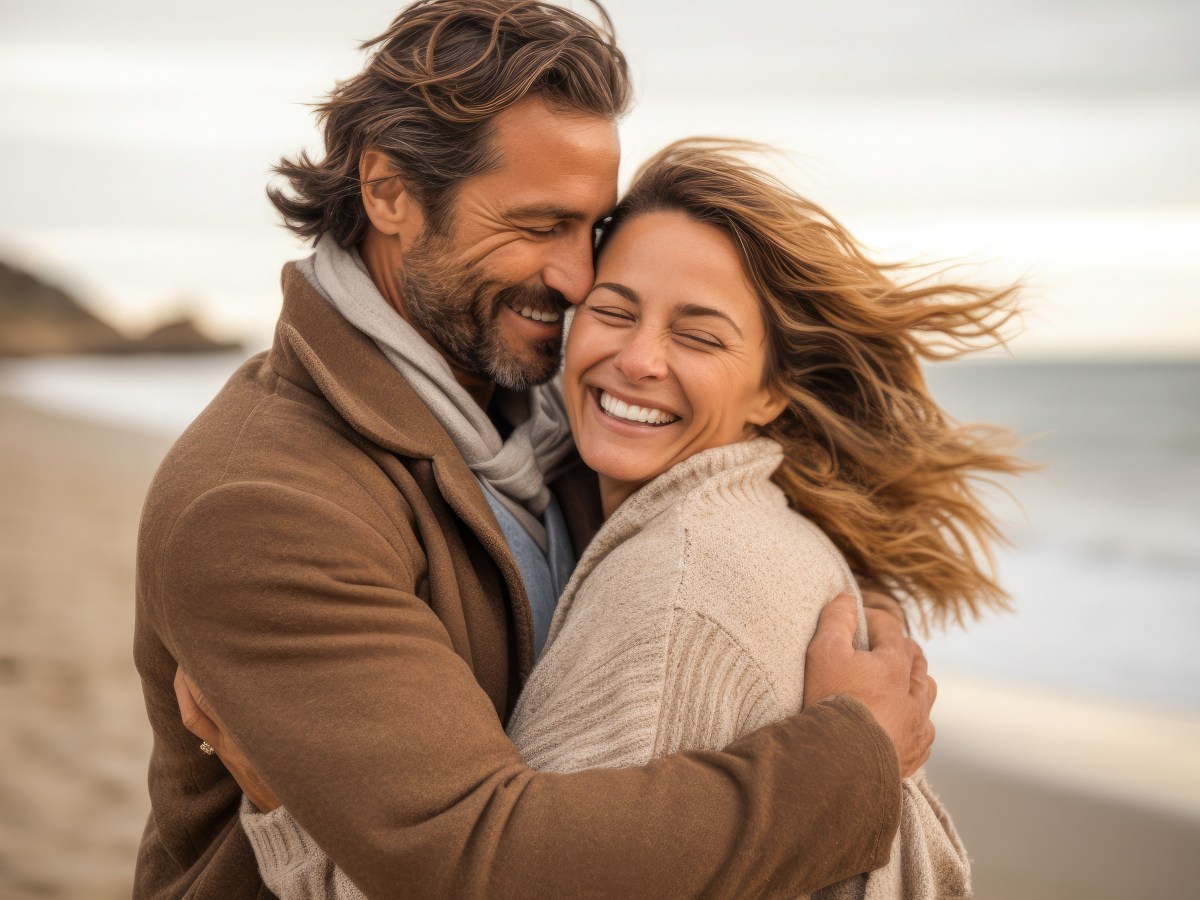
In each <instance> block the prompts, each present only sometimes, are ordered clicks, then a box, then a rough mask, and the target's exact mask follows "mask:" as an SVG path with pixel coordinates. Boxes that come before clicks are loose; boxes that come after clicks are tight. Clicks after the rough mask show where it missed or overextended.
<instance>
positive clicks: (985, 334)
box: [601, 138, 1028, 623]
mask: <svg viewBox="0 0 1200 900" xmlns="http://www.w3.org/2000/svg"><path fill="white" fill-rule="evenodd" d="M764 149H765V148H762V147H759V146H758V145H753V144H745V143H741V142H735V141H720V140H715V139H706V138H694V139H690V140H684V141H678V142H676V143H674V144H671V145H670V146H668V147H667V148H665V149H664V150H662V151H661V152H659V153H658V154H657V155H655V156H654V157H653V158H651V159H650V160H649V161H648V162H647V163H645V164H644V165H643V166H642V168H641V169H640V170H639V172H638V174H637V175H636V176H635V181H634V184H633V187H632V188H631V189H630V191H629V193H628V194H627V195H626V197H625V198H624V199H623V200H622V201H621V203H620V205H619V206H618V207H617V210H616V211H615V213H614V215H613V217H612V220H611V222H610V223H609V226H608V228H607V229H606V231H605V234H604V237H603V239H602V243H601V249H603V242H604V241H606V240H608V239H609V238H610V237H611V235H612V234H613V233H614V232H615V230H616V229H619V228H620V227H621V223H622V222H627V221H629V220H631V219H633V218H635V217H637V216H639V215H642V214H644V213H648V212H653V211H657V210H675V211H679V212H683V213H685V214H686V215H688V216H689V217H691V218H692V219H694V220H696V221H699V222H704V223H707V224H710V225H713V226H715V227H716V228H718V229H720V230H721V231H723V232H725V233H726V234H728V235H729V236H730V237H731V238H732V240H733V243H734V245H735V246H736V247H737V248H738V251H739V253H740V255H741V259H742V263H743V267H744V269H745V273H746V276H747V278H748V280H749V283H750V284H751V285H752V286H753V287H754V289H755V292H756V293H757V295H758V297H759V300H760V304H761V309H762V313H763V317H764V322H765V325H766V331H767V341H768V347H767V364H766V372H765V378H766V383H767V385H768V386H769V387H771V388H772V389H773V390H775V391H777V392H778V394H779V395H781V396H783V397H786V398H787V401H788V405H787V408H786V409H785V411H784V412H783V413H782V414H781V415H780V416H779V417H778V418H777V419H776V420H775V421H774V422H772V423H770V424H769V425H767V426H765V427H764V428H762V432H763V433H764V434H766V435H767V436H769V437H771V438H774V439H775V440H776V441H778V442H779V443H780V444H781V445H782V446H783V449H784V462H783V464H782V465H781V466H780V468H779V469H778V470H777V471H776V473H775V476H774V480H775V482H776V483H777V484H778V485H779V486H780V487H781V488H782V489H783V490H784V491H785V492H786V493H787V495H788V498H789V500H790V502H791V504H792V506H793V507H794V508H795V509H796V510H798V511H799V512H801V513H802V514H804V515H805V516H807V517H809V518H810V519H812V520H813V521H814V522H815V523H816V524H817V525H819V526H820V527H821V528H822V529H823V530H824V531H825V532H826V534H828V535H829V537H830V538H831V539H832V540H833V542H834V543H835V544H836V545H837V546H838V548H839V549H840V550H841V551H842V552H843V553H844V554H845V556H846V558H847V559H848V561H849V563H850V566H851V568H852V569H853V570H854V572H855V574H856V576H857V577H858V578H859V579H860V581H862V582H863V583H865V584H868V585H873V586H876V587H878V588H880V589H882V590H884V591H886V592H888V593H891V594H892V595H893V596H896V597H897V598H898V599H901V600H904V601H905V605H906V606H908V607H910V608H913V607H915V609H916V611H917V612H918V613H919V616H920V619H921V621H922V623H927V622H928V621H929V620H930V619H932V620H933V621H935V622H944V621H945V620H946V619H953V620H955V621H958V622H960V623H961V622H963V620H964V614H966V613H969V614H970V615H972V616H977V615H978V614H979V613H980V611H981V610H982V608H984V607H987V606H1005V605H1006V604H1007V601H1008V597H1007V595H1006V594H1005V592H1004V591H1003V589H1002V588H1001V587H1000V586H999V585H998V584H997V583H996V581H995V580H994V578H993V577H992V575H991V574H990V569H991V563H992V557H991V546H992V545H993V544H995V543H996V542H997V541H1002V540H1003V537H1002V535H1001V533H1000V531H999V528H998V527H997V523H996V521H995V519H994V518H993V517H992V516H991V514H989V512H988V511H987V509H986V508H985V506H984V504H983V502H982V499H981V497H980V496H979V493H978V482H979V480H980V479H984V480H988V479H989V477H990V476H993V475H996V474H1006V473H1007V474H1012V473H1017V472H1020V471H1023V470H1024V469H1026V468H1028V466H1027V465H1026V464H1024V463H1023V462H1021V461H1020V460H1019V459H1017V458H1016V457H1014V456H1013V455H1011V452H1010V451H1011V448H1012V440H1011V437H1010V436H1009V435H1008V434H1007V433H1006V432H1002V431H1000V430H998V429H994V428H988V427H984V426H963V425H960V424H958V423H956V422H954V421H953V420H952V419H950V418H949V417H948V416H947V415H946V414H945V413H944V412H943V411H942V410H941V409H940V408H939V407H938V405H937V403H935V402H934V399H933V397H931V396H930V393H929V390H928V388H927V387H926V384H925V379H924V376H923V375H922V371H921V365H920V361H921V360H922V359H926V360H937V359H948V358H952V357H956V356H960V355H962V354H964V353H966V352H969V351H970V350H972V349H976V348H978V347H980V346H988V345H995V344H997V343H1001V342H1002V340H1003V338H1002V331H1003V329H1004V327H1005V326H1006V325H1007V324H1008V323H1010V321H1011V320H1012V319H1013V318H1014V316H1015V314H1016V311H1015V307H1014V303H1013V301H1014V299H1015V298H1014V294H1015V289H1014V288H1009V289H1007V290H1001V291H990V290H986V289H983V288H980V287H974V286H971V285H966V284H957V283H931V281H930V279H928V278H916V279H912V280H910V281H909V282H908V283H904V282H903V281H901V280H898V276H899V275H901V274H902V273H904V272H907V271H911V270H910V269H909V267H906V266H900V265H882V264H879V263H876V262H873V261H871V260H870V259H869V258H868V257H867V255H866V254H865V252H864V251H863V249H862V248H861V246H860V245H859V244H858V243H857V242H856V241H855V239H854V238H853V237H851V235H850V234H849V232H847V231H846V229H845V228H843V227H842V226H841V225H840V224H839V223H838V222H837V221H835V220H834V219H833V218H832V217H831V216H829V215H828V214H827V213H826V212H825V211H824V210H822V209H821V208H820V207H818V206H816V205H815V204H813V203H811V202H809V201H808V200H805V199H804V198H803V197H800V196H798V195H797V194H796V193H795V192H794V191H792V190H791V189H790V188H788V187H787V186H786V185H784V184H783V183H781V182H780V181H779V180H777V179H776V178H774V177H773V176H771V175H769V174H767V173H766V172H764V171H762V170H761V169H759V168H757V167H755V166H754V165H753V164H752V163H751V162H749V161H747V156H748V154H750V153H753V152H758V151H762V150H764Z"/></svg>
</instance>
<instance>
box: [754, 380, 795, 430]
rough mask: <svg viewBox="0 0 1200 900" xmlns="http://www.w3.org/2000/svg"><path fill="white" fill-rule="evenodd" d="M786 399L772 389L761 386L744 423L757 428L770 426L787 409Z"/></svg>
mask: <svg viewBox="0 0 1200 900" xmlns="http://www.w3.org/2000/svg"><path fill="white" fill-rule="evenodd" d="M787 406H788V400H787V397H785V396H783V395H782V394H780V393H779V392H778V391H776V390H774V389H773V388H770V387H767V386H766V385H763V387H762V389H761V390H760V391H759V395H758V399H757V400H756V401H755V403H754V404H753V406H752V407H751V409H750V410H749V412H748V415H747V416H746V421H747V423H749V424H750V425H757V426H758V427H759V428H761V427H763V426H764V425H770V424H771V423H772V422H774V421H775V420H776V419H777V418H779V416H780V414H781V413H782V412H783V411H784V410H785V409H787Z"/></svg>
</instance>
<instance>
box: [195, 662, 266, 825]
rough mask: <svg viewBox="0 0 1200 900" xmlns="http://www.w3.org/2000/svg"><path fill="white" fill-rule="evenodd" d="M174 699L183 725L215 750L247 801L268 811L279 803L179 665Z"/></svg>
mask: <svg viewBox="0 0 1200 900" xmlns="http://www.w3.org/2000/svg"><path fill="white" fill-rule="evenodd" d="M175 699H176V700H178V701H179V715H180V716H181V717H182V718H183V726H184V727H185V728H186V729H187V730H188V731H190V732H191V733H192V734H194V735H195V736H196V737H198V738H200V740H202V741H204V742H205V743H207V744H208V745H209V746H210V747H212V748H213V750H214V751H216V755H217V756H218V757H219V758H220V760H221V762H222V763H224V764H225V768H227V769H228V770H229V774H230V775H232V776H233V778H234V781H236V782H237V783H238V786H239V787H240V788H241V789H242V793H243V794H245V795H246V796H247V797H249V798H250V802H251V803H253V804H254V805H255V806H257V807H258V808H259V809H260V810H262V811H263V812H270V811H271V810H273V809H275V808H276V807H277V806H279V805H280V804H279V800H278V798H277V797H276V796H275V795H274V794H273V793H272V792H271V789H270V788H269V787H267V786H266V784H264V783H263V780H262V779H261V778H260V777H259V776H258V772H256V771H255V769H254V767H253V766H252V765H250V760H248V759H247V758H246V754H245V753H243V752H242V749H241V748H240V747H239V746H238V745H237V744H236V743H234V741H233V739H232V738H231V737H230V736H229V730H228V729H227V728H226V727H225V725H224V723H223V722H221V720H220V718H218V716H217V711H216V710H215V709H213V708H212V707H211V706H210V705H209V704H208V702H207V701H206V700H205V699H204V695H203V694H202V693H200V688H199V687H197V686H196V683H195V682H194V681H192V679H190V678H188V677H187V675H186V674H185V673H184V671H183V669H176V670H175Z"/></svg>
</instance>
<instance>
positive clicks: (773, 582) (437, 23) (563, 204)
mask: <svg viewBox="0 0 1200 900" xmlns="http://www.w3.org/2000/svg"><path fill="white" fill-rule="evenodd" d="M600 19H601V23H600V25H596V24H594V23H593V22H591V21H590V20H589V19H587V18H584V17H582V16H579V15H577V14H575V13H573V12H570V11H568V10H566V9H563V8H559V7H557V6H553V5H550V4H547V3H538V2H519V0H423V2H418V3H414V4H413V5H411V6H409V7H408V8H407V9H405V10H404V11H403V12H402V13H401V14H400V15H399V16H398V17H397V18H396V20H395V21H394V22H393V23H392V25H391V27H390V28H389V29H388V31H387V32H386V33H385V34H383V35H382V36H380V37H379V38H378V39H376V40H375V41H372V42H370V43H369V45H368V46H371V47H373V48H374V52H373V55H372V56H371V57H370V59H369V61H368V63H367V66H366V68H365V69H364V71H363V72H361V73H360V74H358V75H356V76H355V77H353V78H351V79H349V80H348V81H345V82H342V83H341V84H339V85H338V86H337V88H336V89H335V90H334V92H333V93H332V94H331V95H330V97H329V99H328V100H327V101H326V102H325V103H324V104H323V105H322V106H321V107H320V118H321V121H322V124H323V128H324V135H325V156H324V158H322V159H320V160H313V159H310V158H309V157H308V156H306V155H304V154H301V156H300V157H299V158H297V159H296V160H290V161H289V160H285V161H283V162H282V163H281V164H280V166H279V167H278V171H279V172H280V173H281V174H283V175H284V176H286V178H287V181H288V184H287V187H286V188H277V189H274V190H273V191H272V199H273V201H274V202H275V204H276V206H277V207H278V209H279V211H280V213H281V214H282V216H283V217H284V219H285V221H286V222H287V223H288V225H289V227H291V228H292V230H293V231H295V232H296V233H297V234H298V235H301V236H303V237H305V238H308V239H311V240H312V241H313V242H314V244H315V252H314V254H313V255H312V256H311V257H309V258H308V259H305V260H301V261H299V262H295V263H289V264H288V265H287V266H285V268H284V272H283V307H282V312H281V314H280V318H279V324H278V326H277V330H276V335H275V342H274V345H273V346H272V347H271V349H270V350H269V351H267V352H265V353H263V354H260V355H258V356H256V357H254V358H252V359H251V360H249V361H248V362H247V363H245V364H244V365H243V366H242V367H241V368H240V369H239V370H238V372H236V373H235V374H234V375H233V377H232V378H231V379H230V381H229V383H228V384H227V385H226V386H225V388H223V390H222V391H221V392H220V393H219V394H218V395H217V397H216V398H215V399H214V400H213V402H212V403H211V404H210V405H209V407H208V408H207V409H206V410H205V411H204V412H203V413H202V414H201V415H200V417H199V418H198V419H197V420H196V421H195V423H193V425H192V426H191V427H190V428H189V429H188V430H187V431H186V432H185V433H184V435H183V436H182V437H181V438H180V440H179V441H178V443H177V444H176V446H175V447H174V448H173V449H172V451H171V452H170V454H169V455H168V457H167V459H166V460H165V461H164V463H163V465H162V467H161V468H160V470H159V472H158V474H157V476H156V478H155V481H154V483H153V485H152V487H151V489H150V493H149V496H148V498H147V502H146V507H145V511H144V514H143V519H142V526H141V534H140V538H139V559H138V619H137V625H136V635H135V657H136V660H137V664H138V669H139V672H140V673H141V676H142V680H143V688H144V691H145V695H146V705H147V711H148V714H149V717H150V721H151V724H152V726H153V728H154V732H155V744H154V750H153V756H152V759H151V763H150V790H151V799H152V806H153V809H152V813H151V817H150V820H149V822H148V823H147V828H146V832H145V834H144V837H143V841H142V845H141V849H140V852H139V859H138V870H137V877H136V887H135V894H136V895H137V896H139V897H183V896H190V897H260V896H269V895H270V894H276V895H279V896H283V897H293V896H294V897H347V898H349V897H360V896H363V895H365V896H368V897H392V896H414V897H475V896H480V897H484V896H486V897H493V896H494V897H508V896H521V897H531V896H546V897H561V896H611V897H692V896H711V897H756V896H782V897H798V896H808V895H811V894H817V895H818V896H821V897H829V898H833V897H837V898H841V897H872V898H874V897H904V898H916V897H965V896H969V893H970V877H969V863H968V859H967V855H966V852H965V850H964V848H963V846H962V844H961V842H960V841H959V839H958V835H957V833H956V832H955V830H954V827H953V825H952V823H951V821H950V818H949V815H948V814H947V812H946V811H945V809H943V807H942V806H941V804H940V803H939V801H938V800H937V798H936V796H935V795H934V793H933V792H932V791H931V790H930V787H929V785H928V783H927V781H926V779H925V777H924V772H923V769H922V764H923V762H924V761H925V759H926V758H927V756H928V753H929V748H930V745H931V743H932V740H933V726H932V724H931V723H930V721H929V714H930V707H931V705H932V703H933V700H934V697H935V695H936V685H935V683H934V682H933V680H932V678H930V677H929V675H928V671H927V666H926V662H925V659H924V656H923V654H922V653H921V651H920V649H919V647H917V645H916V644H915V643H914V642H913V641H912V640H911V639H910V638H909V637H907V635H906V626H905V615H906V613H907V614H908V616H909V617H910V618H913V617H915V618H916V619H917V620H918V621H922V622H923V621H925V620H927V619H930V620H934V621H937V620H940V619H944V618H947V617H949V618H951V619H962V618H963V617H964V616H967V615H969V614H971V613H973V612H975V611H977V610H978V609H979V608H981V607H983V606H986V605H988V604H993V603H997V602H1002V601H1003V599H1004V597H1003V594H1002V592H1001V591H1000V589H999V588H998V587H997V585H996V584H995V582H994V581H993V580H992V579H991V577H990V576H989V574H988V573H987V572H986V571H985V570H984V568H983V567H982V566H981V564H980V562H979V559H978V558H977V553H978V549H977V548H980V547H982V548H984V549H986V547H987V545H988V544H989V543H990V542H991V541H993V540H995V539H996V538H997V537H998V536H999V535H998V533H997V531H996V527H995V525H994V523H993V521H992V519H991V518H990V517H989V515H988V513H987V512H986V510H985V509H984V507H983V504H982V502H981V501H980V499H979V497H978V496H977V495H976V494H975V493H974V490H973V482H974V479H975V478H976V477H978V476H980V475H984V476H986V475H989V474H995V473H1009V472H1014V471H1017V470H1019V468H1020V465H1019V463H1018V462H1017V461H1016V460H1014V459H1013V458H1012V457H1011V456H1010V455H1008V452H1007V450H1006V448H1005V446H1004V445H1003V444H999V443H997V438H996V437H995V435H993V434H992V433H991V432H988V431H982V430H976V429H971V428H966V427H963V426H960V425H958V424H956V423H955V422H953V421H952V420H951V419H949V418H948V417H947V416H946V415H945V414H944V413H943V412H942V411H941V410H940V409H939V408H938V406H937V404H936V403H935V401H934V400H933V398H932V397H931V396H930V395H929V393H928V391H927V389H926V386H925V382H924V379H923V376H922V373H921V360H923V359H936V358H938V357H944V356H947V355H954V354H957V353H961V352H965V351H967V350H969V349H971V348H972V347H975V346H985V345H988V344H990V343H994V342H996V341H997V340H998V339H999V330H1000V329H1001V327H1002V326H1003V325H1004V324H1005V323H1006V322H1007V320H1008V319H1009V318H1010V317H1011V315H1012V306H1011V300H1012V298H1011V292H1005V291H1002V292H992V291H988V290H984V289H980V288H977V287H973V286H970V285H961V284H952V283H938V282H933V281H928V280H924V281H911V282H906V281H905V280H904V278H903V276H904V270H903V269H901V268H897V267H889V266H883V265H879V264H877V263H875V262H873V261H871V260H870V259H869V258H868V256H867V255H866V254H865V253H864V252H863V251H862V250H861V249H860V248H859V246H858V244H857V243H856V242H855V241H854V239H853V238H852V237H851V235H850V234H849V233H848V232H847V231H846V230H845V229H844V228H843V227H842V226H841V225H840V224H839V223H838V222H837V221H836V220H835V219H833V218H832V217H830V216H829V215H828V214H826V213H825V212H824V211H823V210H821V209H820V208H818V207H816V206H815V205H813V204H811V203H809V202H808V201H806V200H804V199H803V198H802V197H801V196H799V195H798V194H797V193H795V192H794V191H793V190H792V189H791V188H789V187H788V186H787V185H785V184H783V183H782V182H781V181H779V180H778V179H776V178H775V177H773V176H771V175H769V174H768V173H767V172H766V171H765V170H764V169H762V168H760V167H758V166H756V165H755V164H754V149H755V148H753V147H750V146H747V145H743V144H738V143H735V142H728V141H717V140H704V139H692V140H684V141H680V142H677V143H675V144H672V145H671V146H669V147H667V148H666V149H665V150H663V151H661V152H660V153H659V154H657V155H656V156H655V157H653V158H652V159H651V160H650V161H648V162H647V163H646V164H645V165H644V166H643V167H642V169H641V171H640V172H639V173H638V174H637V176H636V177H635V178H634V181H633V184H632V186H631V188H630V189H629V191H628V192H627V193H626V195H625V196H624V197H623V198H620V200H619V202H618V197H617V168H618V162H619V158H620V145H619V139H618V134H617V122H618V120H619V118H620V116H621V115H622V114H623V113H624V112H625V111H626V109H627V107H628V105H629V102H630V94H631V88H630V84H629V79H628V72H627V66H626V62H625V59H624V57H623V56H622V54H621V52H620V50H619V49H618V48H617V47H616V45H615V41H614V37H613V33H612V29H611V25H610V24H609V22H608V20H607V16H606V15H604V13H603V10H602V9H601V10H600ZM181 713H182V715H181ZM198 739H202V741H203V743H202V744H201V743H199V740H198ZM198 745H199V746H198ZM202 751H203V752H202Z"/></svg>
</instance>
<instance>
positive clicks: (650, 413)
mask: <svg viewBox="0 0 1200 900" xmlns="http://www.w3.org/2000/svg"><path fill="white" fill-rule="evenodd" d="M600 407H601V409H603V410H604V411H605V412H606V413H608V414H609V415H610V416H614V417H616V418H618V419H626V420H627V421H630V422H645V423H646V424H647V425H666V424H668V423H670V422H674V421H675V420H676V419H677V418H678V416H673V415H671V414H670V413H668V412H663V411H662V410H661V409H654V408H653V407H650V406H634V405H633V404H630V403H626V402H625V401H624V400H618V399H617V398H616V397H614V396H612V394H608V393H605V392H604V391H601V392H600Z"/></svg>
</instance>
